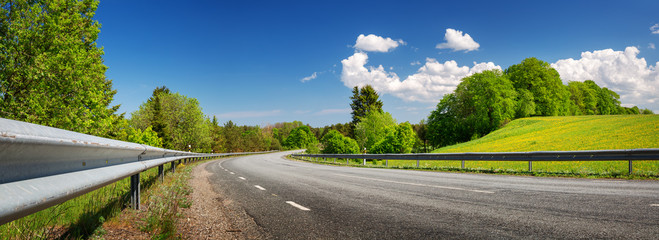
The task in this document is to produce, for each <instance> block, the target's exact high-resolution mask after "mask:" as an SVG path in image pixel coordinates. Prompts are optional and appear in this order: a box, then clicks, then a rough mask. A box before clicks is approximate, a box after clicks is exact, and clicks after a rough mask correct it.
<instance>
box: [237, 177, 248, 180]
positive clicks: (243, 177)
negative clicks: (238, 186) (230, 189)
mask: <svg viewBox="0 0 659 240" xmlns="http://www.w3.org/2000/svg"><path fill="white" fill-rule="evenodd" d="M238 178H240V179H242V180H247V178H244V177H238Z"/></svg>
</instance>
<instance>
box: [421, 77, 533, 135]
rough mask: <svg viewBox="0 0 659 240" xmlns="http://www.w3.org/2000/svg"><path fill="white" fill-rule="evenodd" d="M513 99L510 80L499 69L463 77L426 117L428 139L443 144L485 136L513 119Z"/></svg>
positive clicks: (517, 106)
mask: <svg viewBox="0 0 659 240" xmlns="http://www.w3.org/2000/svg"><path fill="white" fill-rule="evenodd" d="M523 98H524V97H523ZM516 99H517V92H515V90H514V88H513V85H512V83H511V82H510V80H508V78H507V77H506V76H505V75H503V73H502V72H501V71H499V70H490V71H483V72H481V73H476V74H474V75H471V76H469V77H465V78H463V79H462V82H460V84H459V85H458V87H457V88H456V89H455V91H454V93H453V94H447V95H445V96H444V98H442V100H441V101H440V102H439V104H438V105H437V110H435V111H433V112H432V113H431V114H430V116H429V117H428V131H429V133H428V139H429V140H430V142H431V144H432V145H434V146H445V145H450V144H455V143H458V142H464V141H468V140H470V139H474V138H478V137H480V136H484V135H486V134H488V133H489V132H491V131H494V130H496V129H497V128H499V127H500V126H502V125H503V124H505V123H507V122H510V121H511V120H513V119H514V118H515V113H516V110H518V109H519V102H517V101H516ZM523 104H527V103H523Z"/></svg>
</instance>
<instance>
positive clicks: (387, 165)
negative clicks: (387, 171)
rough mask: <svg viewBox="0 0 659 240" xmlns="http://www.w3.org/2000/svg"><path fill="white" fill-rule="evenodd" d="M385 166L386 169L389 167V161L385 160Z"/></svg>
mask: <svg viewBox="0 0 659 240" xmlns="http://www.w3.org/2000/svg"><path fill="white" fill-rule="evenodd" d="M384 165H385V166H386V167H389V159H385V160H384Z"/></svg>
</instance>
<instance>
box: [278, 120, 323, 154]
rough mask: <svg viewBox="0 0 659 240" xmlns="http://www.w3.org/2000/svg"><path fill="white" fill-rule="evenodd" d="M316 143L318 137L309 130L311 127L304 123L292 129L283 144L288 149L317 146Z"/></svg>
mask: <svg viewBox="0 0 659 240" xmlns="http://www.w3.org/2000/svg"><path fill="white" fill-rule="evenodd" d="M317 144H318V139H316V136H315V135H314V134H313V133H312V132H311V128H309V126H305V125H303V126H299V127H296V128H295V129H293V130H292V131H291V133H290V134H289V135H288V137H287V138H286V140H285V141H284V146H285V147H288V148H289V149H300V148H317V146H315V145H317Z"/></svg>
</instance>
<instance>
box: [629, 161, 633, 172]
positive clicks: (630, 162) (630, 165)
mask: <svg viewBox="0 0 659 240" xmlns="http://www.w3.org/2000/svg"><path fill="white" fill-rule="evenodd" d="M629 174H632V160H629Z"/></svg>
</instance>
